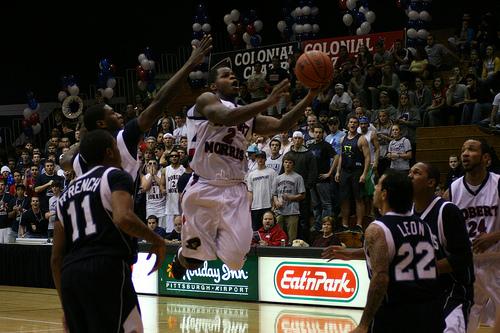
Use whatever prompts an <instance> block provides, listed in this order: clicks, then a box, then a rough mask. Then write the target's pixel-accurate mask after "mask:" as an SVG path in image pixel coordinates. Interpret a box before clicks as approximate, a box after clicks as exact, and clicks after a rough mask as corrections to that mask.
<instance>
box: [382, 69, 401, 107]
mask: <svg viewBox="0 0 500 333" xmlns="http://www.w3.org/2000/svg"><path fill="white" fill-rule="evenodd" d="M377 89H378V90H379V91H383V90H385V91H387V93H388V94H389V97H390V99H391V104H395V103H394V102H395V101H396V99H397V95H398V92H399V77H398V75H397V74H396V73H394V72H393V70H392V65H391V64H390V63H387V64H385V65H384V66H383V67H382V81H381V82H380V84H379V86H378V87H377Z"/></svg>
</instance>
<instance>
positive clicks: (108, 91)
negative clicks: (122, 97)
mask: <svg viewBox="0 0 500 333" xmlns="http://www.w3.org/2000/svg"><path fill="white" fill-rule="evenodd" d="M102 96H103V97H105V98H107V99H111V97H113V89H112V88H109V87H108V88H106V89H104V91H103V92H102Z"/></svg>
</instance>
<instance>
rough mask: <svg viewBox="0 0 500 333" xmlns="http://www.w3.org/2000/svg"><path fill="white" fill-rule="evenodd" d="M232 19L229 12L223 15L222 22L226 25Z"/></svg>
mask: <svg viewBox="0 0 500 333" xmlns="http://www.w3.org/2000/svg"><path fill="white" fill-rule="evenodd" d="M232 21H233V19H232V18H231V14H226V15H224V23H226V25H228V24H229V23H231V22H232Z"/></svg>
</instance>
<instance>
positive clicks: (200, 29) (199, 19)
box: [188, 3, 212, 88]
mask: <svg viewBox="0 0 500 333" xmlns="http://www.w3.org/2000/svg"><path fill="white" fill-rule="evenodd" d="M211 30H212V26H211V25H210V23H208V15H207V10H206V7H205V5H204V4H203V3H199V4H198V5H197V6H196V15H195V16H193V40H192V41H191V45H192V46H198V45H200V41H201V39H202V38H203V37H204V36H205V35H207V34H209V33H210V31H211ZM207 80H208V57H206V58H205V61H203V63H201V64H199V65H197V66H196V67H195V68H194V69H193V71H192V72H191V73H189V79H188V82H189V85H190V86H191V88H201V87H204V86H205V84H206V83H207Z"/></svg>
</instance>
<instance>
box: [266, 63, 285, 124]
mask: <svg viewBox="0 0 500 333" xmlns="http://www.w3.org/2000/svg"><path fill="white" fill-rule="evenodd" d="M271 62H272V67H271V68H269V69H268V70H267V76H266V81H267V83H268V84H269V86H270V88H273V87H274V86H275V85H277V84H278V83H280V82H281V81H283V80H284V79H287V78H290V74H289V73H288V71H287V70H286V69H284V68H283V67H281V61H280V58H279V57H278V56H277V55H275V56H273V58H272V60H271ZM285 107H286V99H285V97H282V98H281V99H280V101H279V103H278V105H277V106H274V107H270V108H269V109H268V110H267V113H268V115H270V116H273V115H280V114H282V113H283V112H284V110H285Z"/></svg>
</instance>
